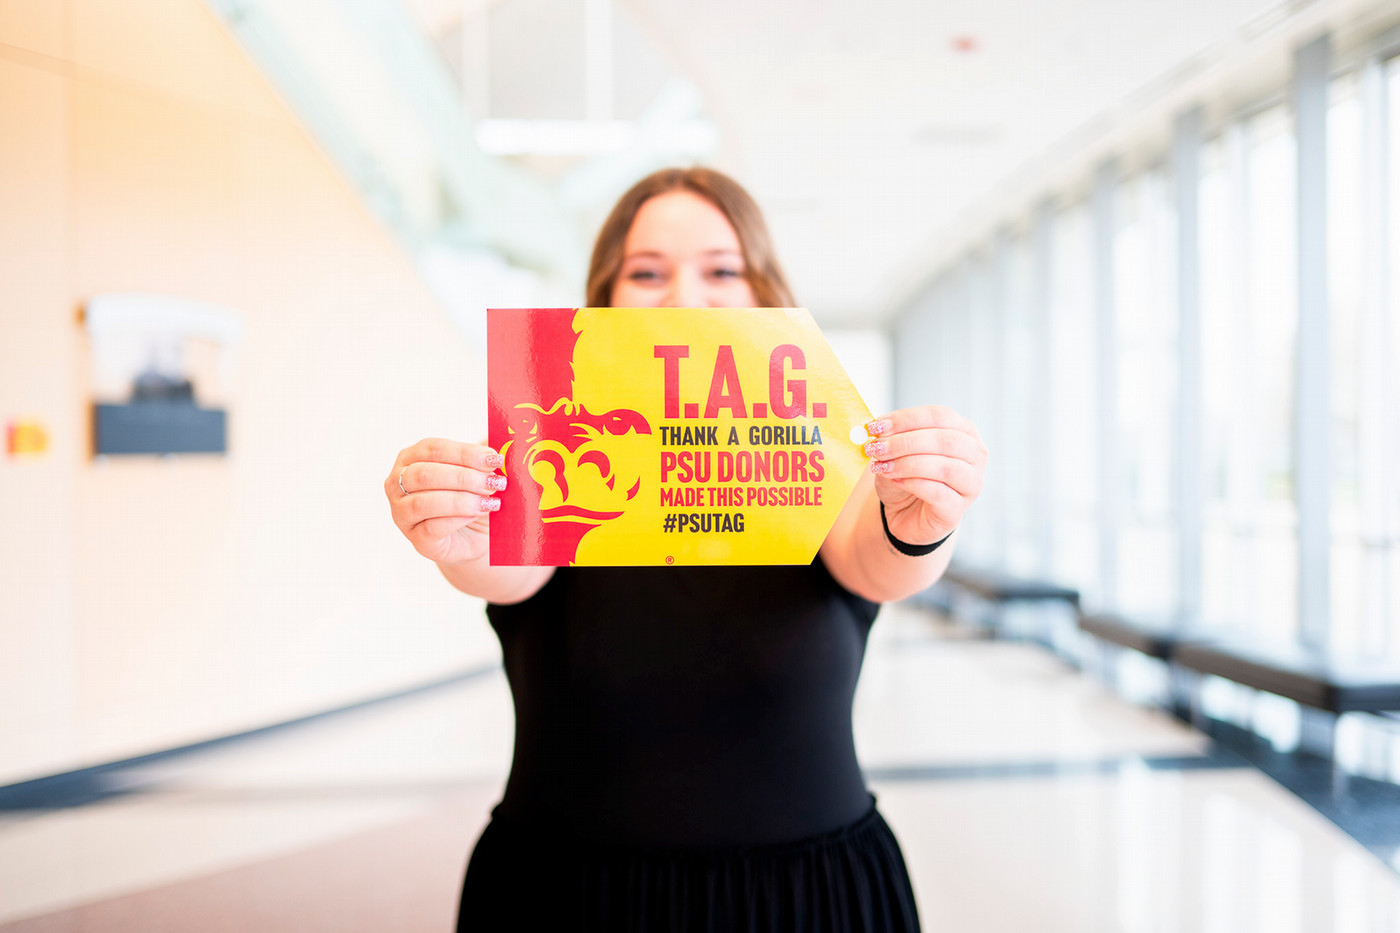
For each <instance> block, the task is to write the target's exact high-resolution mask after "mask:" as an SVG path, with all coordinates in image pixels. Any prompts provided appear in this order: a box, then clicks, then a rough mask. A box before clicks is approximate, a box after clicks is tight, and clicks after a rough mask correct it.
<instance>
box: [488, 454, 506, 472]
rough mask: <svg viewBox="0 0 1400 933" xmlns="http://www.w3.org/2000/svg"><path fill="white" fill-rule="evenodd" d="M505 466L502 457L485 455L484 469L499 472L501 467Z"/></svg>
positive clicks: (504, 459) (504, 460)
mask: <svg viewBox="0 0 1400 933" xmlns="http://www.w3.org/2000/svg"><path fill="white" fill-rule="evenodd" d="M505 464H506V458H505V457H502V456H501V455H500V454H487V455H486V469H488V470H499V469H500V468H501V467H503V466H505Z"/></svg>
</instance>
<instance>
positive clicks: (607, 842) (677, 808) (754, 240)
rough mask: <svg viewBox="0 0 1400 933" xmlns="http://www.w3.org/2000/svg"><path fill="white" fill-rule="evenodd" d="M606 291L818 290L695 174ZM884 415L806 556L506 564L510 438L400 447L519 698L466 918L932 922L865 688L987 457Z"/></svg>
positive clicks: (562, 926) (654, 198)
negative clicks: (859, 468) (869, 722)
mask: <svg viewBox="0 0 1400 933" xmlns="http://www.w3.org/2000/svg"><path fill="white" fill-rule="evenodd" d="M588 304H589V305H590V306H591V307H657V308H664V307H711V308H752V307H792V306H794V304H795V303H794V302H793V300H792V297H791V295H790V294H789V291H788V287H787V284H786V282H785V280H784V277H783V273H782V271H781V269H780V268H779V266H778V263H777V260H776V258H775V257H774V254H773V250H772V247H771V245H770V242H769V238H768V233H767V230H766V228H765V226H764V223H763V219H762V217H761V215H760V214H759V212H758V209H757V207H756V206H755V205H754V203H753V201H752V199H750V198H749V196H748V195H747V193H745V192H744V191H743V189H742V188H740V187H739V186H738V185H737V184H736V183H735V182H733V181H732V180H730V179H729V178H727V177H725V176H723V175H720V174H718V173H716V172H713V171H709V170H705V169H688V170H679V169H674V170H667V171H663V172H658V173H656V174H654V175H651V176H649V177H648V178H646V179H644V180H643V181H641V182H640V183H638V184H637V185H636V186H635V187H634V188H633V189H632V190H631V191H629V192H628V193H627V194H626V195H624V196H623V198H622V200H621V201H620V202H619V203H618V205H617V206H616V207H615V208H614V210H613V212H612V214H611V216H610V217H609V218H608V220H607V222H606V223H605V224H604V226H603V229H602V231H601V233H600V234H599V237H598V242H597V245H596V247H595V249H594V252H593V258H592V263H591V266H590V271H589V278H588ZM658 313H664V312H658ZM866 429H867V432H868V434H869V435H870V440H869V441H868V442H867V443H866V445H865V451H866V454H867V455H868V456H869V457H870V470H869V472H868V473H866V474H865V475H864V479H863V480H862V481H861V482H860V483H859V484H858V485H857V487H856V490H855V492H854V494H853V495H852V496H851V497H850V499H849V500H848V502H847V503H846V505H845V506H844V508H843V509H842V510H841V512H840V515H839V517H838V518H837V520H836V523H835V525H834V526H833V527H832V528H831V531H830V532H829V533H828V535H827V537H826V539H825V541H824V542H823V544H822V545H821V549H820V551H819V553H818V556H817V559H816V560H814V561H812V563H811V564H810V565H805V566H741V567H671V568H668V567H559V568H555V567H538V566H532V567H519V566H494V567H493V566H491V565H490V563H489V560H488V522H487V518H488V515H489V513H491V512H493V511H496V510H497V509H499V508H501V502H502V500H501V498H500V495H499V494H500V493H501V491H502V490H504V489H505V488H506V485H507V483H508V482H511V480H508V479H507V478H506V477H504V476H501V475H500V474H499V473H498V472H497V471H498V470H499V468H500V467H501V466H502V464H503V463H504V460H503V458H502V456H501V453H500V452H498V451H496V450H492V449H490V448H488V447H485V446H482V445H477V444H467V443H460V442H456V441H448V440H442V439H429V440H423V441H420V442H419V443H417V444H415V445H413V446H412V447H409V448H407V449H405V450H403V451H401V452H400V453H399V456H398V459H397V460H396V461H395V463H394V466H393V469H392V471H391V472H390V474H389V476H388V478H387V479H386V480H385V483H384V489H385V493H386V494H387V496H388V498H389V503H390V506H391V509H392V511H393V516H394V521H395V523H396V524H397V525H398V527H399V529H400V530H401V531H402V532H403V533H404V535H405V536H406V537H407V538H408V539H409V541H410V542H412V544H413V546H414V547H415V548H416V549H417V550H418V552H419V553H420V554H422V555H423V556H424V557H427V558H429V559H430V560H433V561H435V562H436V563H437V565H438V567H439V568H440V569H441V571H442V573H443V575H444V576H445V577H446V578H447V579H448V580H449V581H450V582H451V583H452V585H453V586H455V587H457V588H458V589H460V590H462V591H463V592H465V593H469V594H472V595H475V596H480V597H484V598H485V599H486V600H487V601H488V603H489V605H488V608H487V616H488V618H489V619H490V621H491V625H492V627H493V628H494V629H495V631H496V633H497V635H498V637H499V638H500V641H501V646H502V650H503V654H504V658H505V667H506V673H507V675H508V677H509V680H510V686H511V691H512V695H513V697H514V700H515V709H516V738H515V754H514V760H513V762H512V766H511V773H510V778H509V781H508V783H507V785H506V790H505V795H504V797H503V799H502V801H501V803H500V804H499V805H498V806H497V807H496V808H495V810H494V811H493V816H492V820H491V822H490V824H489V825H488V826H487V828H486V830H485V831H484V832H483V834H482V836H481V838H480V839H479V840H478V842H477V845H476V848H475V851H474V852H473V854H472V858H471V863H470V865H469V866H468V870H467V876H466V880H465V883H464V886H463V891H462V903H461V911H460V914H459V917H458V928H459V929H460V930H466V929H471V930H486V931H490V930H507V929H509V930H534V929H540V930H574V929H588V930H623V929H625V930H666V931H679V930H777V929H782V930H840V931H846V930H852V931H853V930H871V931H876V930H878V931H889V930H915V929H918V917H917V914H916V911H915V905H914V898H913V893H912V890H911V888H910V884H909V878H908V874H907V871H906V869H905V865H904V861H903V858H902V856H901V854H900V850H899V845H898V843H897V842H896V841H895V838H894V836H893V834H892V833H891V832H890V829H889V827H888V826H887V825H886V824H885V822H884V820H883V819H882V818H881V816H880V814H879V812H878V811H877V810H876V809H875V806H874V798H873V797H872V796H871V795H870V793H869V791H868V790H867V789H866V787H865V783H864V780H863V778H862V775H861V772H860V768H859V766H858V764H857V762H856V756H855V747H854V742H853V739H852V733H851V704H852V700H853V698H854V694H855V687H856V680H857V677H858V675H859V672H860V665H861V659H862V656H863V653H864V649H865V643H866V638H867V635H868V633H869V630H870V626H871V624H872V623H873V621H874V619H875V614H876V611H877V609H878V608H879V607H878V604H879V603H881V602H884V601H887V600H894V599H900V598H903V597H905V596H909V595H911V594H913V593H915V592H918V591H919V590H922V589H923V588H925V587H927V586H928V585H929V584H931V583H932V582H933V581H934V580H936V579H937V578H938V577H939V576H940V575H941V574H942V573H943V570H944V568H945V567H946V566H947V563H948V558H949V555H950V552H951V551H952V549H953V542H952V541H951V540H950V538H951V537H952V535H953V532H954V529H955V528H956V527H957V526H958V523H959V522H960V521H961V520H962V517H963V514H964V513H965V512H966V511H967V508H968V506H969V505H970V504H971V503H972V501H973V500H974V499H976V497H977V495H978V494H979V493H980V491H981V488H982V480H983V473H984V470H985V465H986V460H987V451H986V447H985V446H984V445H983V443H982V441H981V439H980V438H979V436H978V434H977V430H976V428H975V427H974V426H973V425H972V424H971V423H970V422H968V421H967V419H965V418H962V417H961V416H959V415H958V414H957V413H956V412H953V411H951V410H949V409H946V408H939V407H934V406H926V407H920V408H908V409H902V410H900V411H895V412H891V413H890V414H888V415H884V416H882V417H880V418H877V419H875V420H874V421H872V422H870V423H869V424H868V425H867V426H866Z"/></svg>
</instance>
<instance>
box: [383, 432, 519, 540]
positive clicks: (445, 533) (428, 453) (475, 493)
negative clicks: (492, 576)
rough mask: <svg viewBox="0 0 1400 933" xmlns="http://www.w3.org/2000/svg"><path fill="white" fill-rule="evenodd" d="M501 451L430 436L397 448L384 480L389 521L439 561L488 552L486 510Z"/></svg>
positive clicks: (496, 504)
mask: <svg viewBox="0 0 1400 933" xmlns="http://www.w3.org/2000/svg"><path fill="white" fill-rule="evenodd" d="M503 462H504V461H503V459H502V457H501V455H500V454H498V453H496V451H494V450H492V449H491V448H490V447H487V446H485V445H484V444H464V443H461V442H459V441H449V440H444V439H443V438H439V437H430V438H426V439H424V440H421V441H419V442H418V443H416V444H414V445H413V446H412V447H405V448H404V449H403V450H401V451H399V456H398V459H397V460H395V461H394V468H393V469H392V470H390V471H389V477H388V478H387V479H386V480H384V495H386V496H388V498H389V509H390V511H391V512H392V513H393V515H394V524H395V525H397V526H398V527H399V531H402V532H403V534H404V537H405V538H407V539H408V540H409V543H410V544H412V545H413V547H414V549H415V550H417V551H418V553H419V554H422V555H423V556H424V557H426V558H428V559H429V560H431V561H435V562H437V563H439V564H459V563H463V562H467V561H477V560H480V559H481V558H483V557H485V555H486V552H487V516H488V515H490V513H492V512H494V511H496V510H497V509H499V508H500V507H501V500H500V499H497V498H496V493H498V492H500V491H501V490H502V489H505V488H506V478H505V477H504V476H501V475H500V474H498V473H496V472H495V471H496V470H497V469H499V468H500V466H501V464H502V463H503Z"/></svg>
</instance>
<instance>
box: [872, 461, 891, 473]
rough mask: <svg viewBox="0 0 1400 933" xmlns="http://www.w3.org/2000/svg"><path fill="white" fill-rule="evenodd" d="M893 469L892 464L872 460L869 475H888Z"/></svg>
mask: <svg viewBox="0 0 1400 933" xmlns="http://www.w3.org/2000/svg"><path fill="white" fill-rule="evenodd" d="M893 469H894V464H893V463H890V462H889V461H888V460H872V461H870V472H871V473H888V472H889V471H890V470H893Z"/></svg>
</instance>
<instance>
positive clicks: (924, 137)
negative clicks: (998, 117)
mask: <svg viewBox="0 0 1400 933" xmlns="http://www.w3.org/2000/svg"><path fill="white" fill-rule="evenodd" d="M1002 135H1003V133H1002V129H1001V127H999V126H996V125H995V124H992V123H925V124H924V125H923V126H920V127H917V128H916V129H915V130H914V131H913V132H911V133H910V134H909V140H910V142H914V143H919V144H921V145H928V146H990V145H992V144H994V143H998V142H1000V141H1001V138H1002Z"/></svg>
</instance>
